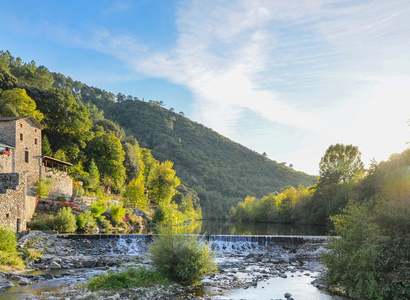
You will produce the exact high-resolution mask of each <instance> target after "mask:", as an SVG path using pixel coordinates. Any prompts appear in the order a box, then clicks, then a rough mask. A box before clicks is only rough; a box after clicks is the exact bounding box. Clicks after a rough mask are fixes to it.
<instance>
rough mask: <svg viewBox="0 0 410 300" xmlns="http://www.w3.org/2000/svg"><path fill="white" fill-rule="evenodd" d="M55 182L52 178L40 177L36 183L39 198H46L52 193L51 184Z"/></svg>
mask: <svg viewBox="0 0 410 300" xmlns="http://www.w3.org/2000/svg"><path fill="white" fill-rule="evenodd" d="M52 183H53V180H52V179H51V178H48V179H39V180H38V181H37V184H36V193H37V196H38V197H39V198H46V197H47V196H48V194H50V191H51V188H50V185H51V184H52Z"/></svg>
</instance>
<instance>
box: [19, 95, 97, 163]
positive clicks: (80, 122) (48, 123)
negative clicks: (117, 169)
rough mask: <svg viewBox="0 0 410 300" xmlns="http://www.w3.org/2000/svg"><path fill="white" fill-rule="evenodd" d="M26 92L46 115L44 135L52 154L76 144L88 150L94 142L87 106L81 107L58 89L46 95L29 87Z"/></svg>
mask: <svg viewBox="0 0 410 300" xmlns="http://www.w3.org/2000/svg"><path fill="white" fill-rule="evenodd" d="M26 90H27V93H28V95H29V96H30V97H31V98H33V99H34V101H36V104H37V107H38V109H39V110H40V111H41V112H42V113H43V114H44V115H45V118H44V120H43V123H44V132H45V134H47V136H48V139H49V142H50V145H51V148H52V149H53V151H57V150H58V149H61V148H65V149H67V148H68V147H69V146H72V144H73V143H75V144H79V146H80V147H81V148H84V147H85V145H86V142H87V141H88V140H89V139H90V138H91V132H90V128H91V126H92V122H91V120H90V119H89V117H90V112H89V111H88V110H87V108H86V107H85V106H84V105H79V104H78V103H77V102H76V101H75V100H74V98H73V97H72V96H71V95H70V94H68V93H66V92H64V91H62V90H59V89H52V90H47V91H46V90H41V89H38V88H36V87H30V88H26ZM69 156H70V155H69Z"/></svg>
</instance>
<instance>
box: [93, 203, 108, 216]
mask: <svg viewBox="0 0 410 300" xmlns="http://www.w3.org/2000/svg"><path fill="white" fill-rule="evenodd" d="M90 210H91V213H92V215H93V216H94V217H96V218H97V217H99V216H100V215H102V214H103V213H105V212H106V210H107V207H106V206H105V205H104V204H103V203H98V202H97V201H96V202H94V203H93V204H92V205H91V206H90Z"/></svg>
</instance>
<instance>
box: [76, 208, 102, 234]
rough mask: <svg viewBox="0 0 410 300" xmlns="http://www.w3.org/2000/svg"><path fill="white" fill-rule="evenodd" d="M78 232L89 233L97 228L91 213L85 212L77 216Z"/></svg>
mask: <svg viewBox="0 0 410 300" xmlns="http://www.w3.org/2000/svg"><path fill="white" fill-rule="evenodd" d="M77 227H78V230H81V231H85V232H90V231H93V230H94V229H95V228H96V227H97V222H96V221H95V219H94V217H93V216H92V214H91V211H89V210H88V211H86V212H83V213H81V214H79V215H78V217H77Z"/></svg>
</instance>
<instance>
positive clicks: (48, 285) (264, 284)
mask: <svg viewBox="0 0 410 300" xmlns="http://www.w3.org/2000/svg"><path fill="white" fill-rule="evenodd" d="M196 230H197V233H201V234H208V235H210V234H212V235H259V236H267V235H291V236H295V235H298V236H300V235H309V236H315V235H320V236H323V235H326V234H327V230H326V229H325V228H322V227H315V226H294V225H288V224H261V223H229V222H224V221H202V222H201V223H200V224H197V225H196ZM251 251H252V250H251ZM232 259H234V260H235V259H236V258H235V256H233V255H231V253H228V252H225V253H221V252H219V254H218V264H225V265H226V264H230V263H231V262H230V260H232ZM259 267H260V266H248V267H247V269H246V270H242V271H239V270H230V271H232V272H234V274H235V276H238V277H239V278H246V276H250V274H253V276H254V274H255V269H256V270H257V268H259ZM228 271H229V270H228ZM259 271H260V270H259ZM309 271H310V272H309V274H303V273H295V272H293V273H292V272H287V273H286V275H287V278H285V279H284V278H278V277H274V278H267V279H266V280H263V281H260V282H258V285H257V286H256V287H251V288H248V289H232V290H230V291H224V292H223V293H220V292H219V293H215V291H212V290H209V291H206V290H205V293H206V294H207V295H210V296H212V297H213V298H214V299H238V300H239V299H283V300H284V299H285V297H284V294H285V293H286V292H290V293H291V294H292V297H293V298H294V299H295V300H298V299H304V300H346V299H348V298H345V297H340V296H333V295H328V294H326V293H324V292H322V291H320V290H318V289H317V288H315V287H314V286H312V285H311V281H313V280H314V279H315V278H316V277H317V276H318V275H319V274H318V273H317V270H315V268H313V269H311V270H309ZM78 272H80V273H81V274H78ZM99 272H101V271H98V270H92V269H89V270H73V276H71V277H64V279H62V280H58V279H57V280H52V281H43V282H42V281H40V282H34V283H33V284H32V285H30V286H19V285H18V284H17V283H16V287H14V288H11V289H9V290H8V291H7V292H6V293H5V292H0V300H18V299H23V298H24V297H25V296H27V295H28V294H30V293H32V294H37V295H38V294H39V293H40V292H43V291H52V290H55V289H58V288H60V287H61V286H67V285H70V284H73V283H75V282H78V281H84V280H86V278H90V277H91V276H93V275H95V274H96V273H99ZM256 272H258V271H256ZM218 276H219V275H218ZM249 278H250V277H249Z"/></svg>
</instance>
